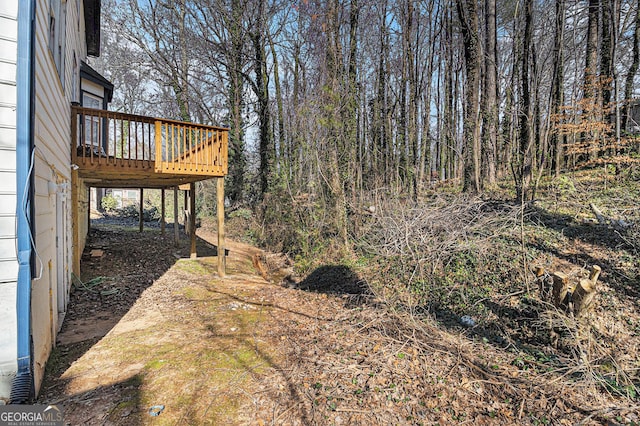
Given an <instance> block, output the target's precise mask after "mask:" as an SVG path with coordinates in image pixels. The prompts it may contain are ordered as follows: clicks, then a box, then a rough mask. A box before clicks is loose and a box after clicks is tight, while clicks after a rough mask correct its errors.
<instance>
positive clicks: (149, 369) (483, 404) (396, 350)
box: [40, 228, 638, 425]
mask: <svg viewBox="0 0 640 426" xmlns="http://www.w3.org/2000/svg"><path fill="white" fill-rule="evenodd" d="M169 234H171V232H169ZM199 237H200V238H201V240H199V244H200V245H201V246H202V247H203V248H204V249H211V246H210V245H207V241H211V242H215V241H216V240H215V236H214V235H213V234H212V233H211V232H208V231H207V230H206V229H201V230H199ZM89 245H90V246H92V247H94V248H95V247H96V246H100V249H102V250H104V251H105V254H104V256H103V257H102V258H101V259H99V260H96V259H94V260H92V261H91V262H85V263H84V264H83V277H84V279H83V283H85V284H86V282H90V280H91V278H94V277H96V276H102V277H104V278H103V279H102V280H101V281H100V282H99V283H97V284H95V283H94V284H95V285H94V286H93V287H90V289H89V290H88V289H87V288H85V287H82V286H80V285H76V286H75V288H74V291H73V303H72V305H71V306H70V312H69V314H68V315H69V317H70V318H72V319H73V320H74V321H73V322H69V323H67V324H66V325H65V326H64V328H63V331H62V334H61V337H62V338H64V337H65V336H67V335H69V334H77V333H78V331H79V329H81V328H82V327H85V328H86V327H87V326H88V325H89V326H90V325H91V323H92V320H93V319H95V318H98V317H104V318H109V319H111V320H112V321H113V327H112V328H111V329H110V331H109V332H108V333H107V334H106V335H105V336H104V337H102V338H89V339H85V340H81V341H75V342H74V343H67V344H63V345H59V346H58V347H57V349H56V350H55V352H54V354H53V356H52V358H51V360H50V365H49V369H48V377H47V380H46V382H45V384H44V385H43V388H42V396H41V398H40V402H43V403H45V402H48V403H52V402H58V403H60V404H62V405H63V406H64V409H65V413H66V415H67V421H68V422H70V423H71V424H96V425H102V424H108V425H138V424H139V425H143V424H151V423H153V424H172V425H173V424H178V425H179V424H194V425H199V424H224V425H227V424H251V425H255V424H257V425H271V424H277V425H283V424H284V425H287V424H289V425H325V424H326V425H330V424H331V425H375V424H380V425H387V424H406V425H420V424H442V425H449V424H456V423H468V424H480V425H481V424H504V425H512V424H550V423H552V424H560V425H562V424H576V423H578V422H583V423H582V424H599V423H602V422H605V421H606V420H607V419H616V418H617V419H619V420H618V421H622V422H624V421H636V422H637V421H638V417H637V412H638V407H631V406H629V405H628V403H626V402H625V400H622V399H616V398H614V397H608V398H607V397H606V396H603V394H602V393H601V392H598V391H596V389H595V388H594V385H589V384H588V383H587V382H572V381H571V378H570V377H569V376H563V375H562V372H558V371H544V370H541V369H536V368H530V369H526V368H522V365H521V364H518V363H516V362H514V359H515V358H516V357H517V354H515V353H512V352H509V351H508V350H502V349H499V348H497V347H496V346H494V345H491V344H488V343H486V342H483V341H481V340H474V339H472V338H469V337H467V336H465V335H464V334H463V332H447V331H444V330H443V329H441V328H439V327H438V326H437V325H436V324H435V322H434V321H433V320H431V319H430V318H428V317H425V316H422V317H419V316H415V315H412V314H411V312H403V311H394V310H392V309H390V308H389V307H388V306H386V305H384V304H382V303H380V302H379V301H378V300H376V299H375V298H374V297H373V296H370V295H367V294H366V293H365V292H359V293H357V292H356V293H357V294H354V290H358V289H360V287H359V284H358V283H359V281H358V280H357V277H356V276H355V273H353V272H351V273H347V272H349V271H345V270H344V269H335V268H327V269H325V270H324V271H326V272H327V273H333V274H334V275H330V276H324V278H323V276H315V277H313V279H309V280H307V281H306V282H305V281H302V283H299V284H298V285H296V288H287V287H284V286H280V285H277V284H272V283H268V282H267V281H265V280H264V279H263V278H262V277H261V276H260V275H259V274H258V273H257V272H256V271H255V270H254V268H253V263H254V261H253V259H254V258H255V256H256V255H259V254H260V251H259V250H257V249H255V248H253V247H250V246H247V245H242V244H239V243H230V244H229V258H228V268H229V271H228V273H229V276H228V277H227V278H225V279H223V280H220V279H218V278H217V277H216V275H215V270H216V269H215V267H216V261H215V258H213V257H202V258H198V259H195V260H189V259H180V260H178V259H177V258H179V257H181V256H185V255H186V253H185V249H184V248H183V249H181V250H177V249H175V248H174V247H173V246H172V237H170V236H162V235H160V234H159V232H158V231H157V230H155V231H147V232H144V233H142V234H139V233H137V232H135V231H133V230H126V229H118V230H117V232H116V233H113V231H112V230H109V229H108V228H100V229H99V230H96V231H94V233H93V234H92V235H91V239H90V241H89ZM182 245H183V247H184V246H186V244H185V241H183V244H182ZM213 251H214V254H215V250H213ZM341 268H343V267H341ZM347 269H348V268H347ZM336 271H338V272H339V273H337V274H336ZM154 274H155V275H154ZM318 274H319V273H318ZM334 280H343V281H344V282H343V283H336V284H335V285H329V282H330V281H334ZM112 289H117V290H118V291H111V290H112ZM83 321H84V322H83ZM69 324H70V325H69ZM83 324H84V325H83ZM74 327H75V328H74ZM81 331H82V330H80V332H81ZM154 405H163V406H164V409H163V410H162V412H161V413H160V414H159V415H158V416H157V417H152V416H151V415H150V414H149V408H150V407H151V406H154Z"/></svg>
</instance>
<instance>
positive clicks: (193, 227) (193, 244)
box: [189, 182, 198, 259]
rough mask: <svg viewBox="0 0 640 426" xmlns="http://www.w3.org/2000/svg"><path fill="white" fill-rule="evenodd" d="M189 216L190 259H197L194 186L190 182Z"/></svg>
mask: <svg viewBox="0 0 640 426" xmlns="http://www.w3.org/2000/svg"><path fill="white" fill-rule="evenodd" d="M189 216H190V219H191V223H190V224H189V237H190V238H191V250H190V253H191V259H195V258H196V257H198V253H197V252H196V184H195V183H193V182H191V185H190V187H189Z"/></svg>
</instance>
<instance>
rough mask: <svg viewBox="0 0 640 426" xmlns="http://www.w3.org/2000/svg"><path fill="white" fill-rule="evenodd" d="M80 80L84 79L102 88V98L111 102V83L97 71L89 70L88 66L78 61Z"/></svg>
mask: <svg viewBox="0 0 640 426" xmlns="http://www.w3.org/2000/svg"><path fill="white" fill-rule="evenodd" d="M80 78H84V79H86V80H89V81H92V82H94V83H96V84H97V85H99V86H102V87H104V91H105V95H104V97H105V98H106V99H107V102H111V100H112V99H113V89H114V85H113V83H112V82H110V81H109V80H107V79H106V78H105V77H104V76H103V75H102V74H100V73H99V72H98V71H96V70H94V69H93V68H91V66H89V64H87V63H86V62H84V61H80Z"/></svg>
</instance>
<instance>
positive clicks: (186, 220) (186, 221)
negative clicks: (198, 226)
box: [183, 186, 191, 235]
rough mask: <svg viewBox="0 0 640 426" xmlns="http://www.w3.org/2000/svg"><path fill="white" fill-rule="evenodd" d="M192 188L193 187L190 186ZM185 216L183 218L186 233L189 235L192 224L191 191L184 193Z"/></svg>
mask: <svg viewBox="0 0 640 426" xmlns="http://www.w3.org/2000/svg"><path fill="white" fill-rule="evenodd" d="M189 187H191V186H189ZM183 212H184V216H183V222H184V233H185V234H187V235H189V234H190V232H189V225H190V224H191V220H190V219H189V191H184V210H183Z"/></svg>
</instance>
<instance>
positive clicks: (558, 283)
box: [551, 272, 572, 308]
mask: <svg viewBox="0 0 640 426" xmlns="http://www.w3.org/2000/svg"><path fill="white" fill-rule="evenodd" d="M551 278H552V279H553V292H552V302H553V305H554V306H555V307H556V308H561V307H566V306H567V305H568V301H567V300H566V299H567V293H569V292H570V291H571V290H572V289H571V285H570V284H569V276H568V275H567V274H564V273H562V272H554V273H553V275H551Z"/></svg>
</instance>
